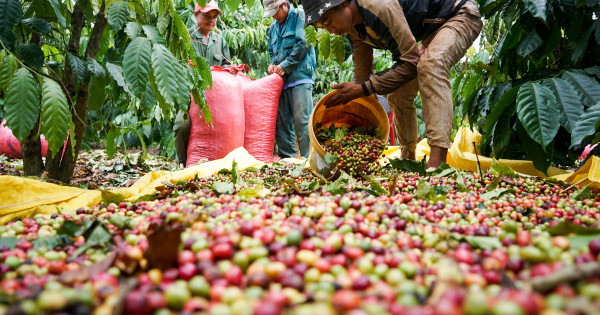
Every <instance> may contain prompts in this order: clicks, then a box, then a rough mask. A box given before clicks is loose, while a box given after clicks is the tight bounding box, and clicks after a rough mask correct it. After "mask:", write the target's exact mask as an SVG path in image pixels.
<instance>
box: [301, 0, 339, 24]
mask: <svg viewBox="0 0 600 315" xmlns="http://www.w3.org/2000/svg"><path fill="white" fill-rule="evenodd" d="M345 1H346V0H330V1H327V2H325V1H324V2H323V3H322V4H321V5H320V6H318V7H316V8H314V9H312V10H311V11H310V12H306V14H305V18H304V27H307V26H309V25H311V24H313V23H315V22H317V21H319V20H320V19H321V17H323V14H325V13H326V12H327V11H329V10H330V9H332V8H334V7H336V6H338V5H339V4H341V3H343V2H345Z"/></svg>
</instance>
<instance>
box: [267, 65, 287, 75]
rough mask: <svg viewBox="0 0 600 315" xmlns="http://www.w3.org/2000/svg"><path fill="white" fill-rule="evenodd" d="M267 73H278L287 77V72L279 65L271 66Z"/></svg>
mask: <svg viewBox="0 0 600 315" xmlns="http://www.w3.org/2000/svg"><path fill="white" fill-rule="evenodd" d="M267 72H268V73H269V74H273V73H277V74H279V75H280V76H282V77H283V76H284V75H285V71H283V69H282V68H281V67H280V66H278V65H269V68H268V69H267Z"/></svg>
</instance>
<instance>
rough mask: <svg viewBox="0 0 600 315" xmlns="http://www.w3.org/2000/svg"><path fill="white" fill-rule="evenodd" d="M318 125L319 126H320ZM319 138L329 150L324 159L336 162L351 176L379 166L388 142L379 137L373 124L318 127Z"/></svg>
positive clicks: (364, 173) (370, 170)
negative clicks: (365, 125) (371, 125)
mask: <svg viewBox="0 0 600 315" xmlns="http://www.w3.org/2000/svg"><path fill="white" fill-rule="evenodd" d="M318 127H319V126H318ZM316 129H317V130H318V131H317V133H316V136H317V139H318V140H319V142H320V143H321V145H322V146H323V148H324V149H325V151H326V152H327V154H326V156H325V162H327V163H329V164H332V163H333V164H335V165H336V166H337V167H338V168H339V169H340V170H342V171H344V172H346V173H348V174H349V175H352V176H355V177H357V176H361V175H368V174H370V173H372V172H373V171H374V170H375V168H376V166H377V162H376V161H377V159H378V158H379V156H380V155H381V153H382V152H383V150H384V149H385V145H386V144H385V142H384V141H383V140H381V139H379V138H378V137H377V130H376V129H375V128H374V127H350V128H348V127H346V126H341V127H339V128H336V127H335V124H331V125H330V126H329V127H328V128H316Z"/></svg>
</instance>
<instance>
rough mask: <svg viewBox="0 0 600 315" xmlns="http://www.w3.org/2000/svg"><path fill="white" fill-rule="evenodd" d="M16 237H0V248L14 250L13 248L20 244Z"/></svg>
mask: <svg viewBox="0 0 600 315" xmlns="http://www.w3.org/2000/svg"><path fill="white" fill-rule="evenodd" d="M20 241H21V240H19V239H18V238H16V237H0V246H6V247H8V248H9V249H15V246H16V245H17V243H18V242H20Z"/></svg>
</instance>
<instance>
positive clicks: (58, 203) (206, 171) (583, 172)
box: [0, 127, 600, 224]
mask: <svg viewBox="0 0 600 315" xmlns="http://www.w3.org/2000/svg"><path fill="white" fill-rule="evenodd" d="M480 140H481V135H480V134H479V133H477V132H472V131H470V130H469V129H468V128H464V127H462V128H461V129H460V130H459V131H458V133H457V134H456V137H455V139H454V144H453V145H452V147H451V148H450V150H449V151H448V156H447V162H448V164H449V165H450V166H452V167H456V168H460V169H463V170H469V171H474V172H475V171H477V156H476V155H475V148H474V147H473V142H475V143H476V144H478V143H479V141H480ZM399 152H400V150H398V147H390V148H388V149H387V150H386V151H385V152H384V154H385V155H386V158H396V157H398V156H399ZM426 155H429V145H427V141H426V140H423V141H421V142H420V143H419V144H418V145H417V159H419V160H420V159H422V158H423V156H426ZM234 159H235V161H236V162H237V163H238V168H239V169H245V168H247V167H250V166H262V165H263V164H264V163H262V162H260V161H258V160H256V159H255V158H254V157H252V156H251V155H250V154H249V153H248V151H246V150H245V149H244V148H238V149H235V150H234V151H232V152H231V153H229V154H228V155H227V156H226V157H224V158H222V159H220V160H215V161H211V162H208V163H204V164H200V165H196V166H193V167H189V168H186V169H183V170H180V171H175V172H165V171H160V172H151V173H148V174H146V175H145V176H144V177H142V178H140V179H139V180H138V181H136V182H135V184H133V186H131V187H127V188H119V189H114V190H110V192H111V193H115V194H119V195H121V196H123V197H125V198H126V200H127V201H135V200H137V199H138V198H140V197H142V196H145V195H148V194H153V193H154V192H155V188H156V187H157V186H161V185H164V183H165V182H170V183H172V184H175V183H177V182H179V181H185V180H189V179H191V178H193V177H194V176H196V175H198V176H199V177H205V176H210V175H213V174H215V173H216V172H218V171H219V170H221V169H224V168H231V165H232V163H233V160H234ZM290 161H291V162H296V163H301V162H302V161H303V160H295V159H290ZM479 162H480V163H481V167H482V169H483V170H487V169H488V168H489V167H490V165H491V164H492V159H491V158H489V157H485V156H479ZM498 162H499V163H500V164H503V165H508V166H510V167H511V168H512V169H513V170H515V171H517V172H519V173H522V174H526V175H532V176H540V177H543V176H544V175H543V174H542V173H540V172H539V171H537V170H536V169H535V167H534V166H533V163H532V162H531V161H517V160H504V159H501V160H499V161H498ZM548 175H550V176H552V177H553V178H556V179H559V180H563V181H566V182H570V183H573V184H577V185H581V186H585V185H590V188H591V189H592V190H594V191H600V183H599V182H600V158H598V157H596V156H593V157H592V158H590V159H589V160H588V162H587V163H586V164H585V165H584V166H583V167H581V168H580V169H579V170H578V171H577V172H575V173H567V172H565V171H563V170H561V169H558V168H555V167H552V168H550V169H549V170H548ZM101 201H102V192H101V191H99V190H88V189H80V188H74V187H68V186H60V185H56V184H51V183H46V182H42V181H39V180H35V179H29V178H23V177H15V176H0V224H5V223H7V222H9V221H11V220H14V219H16V218H25V217H33V216H35V215H36V214H50V213H56V212H57V211H58V209H65V210H75V209H78V208H81V207H93V206H95V205H97V204H99V203H100V202H101Z"/></svg>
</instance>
